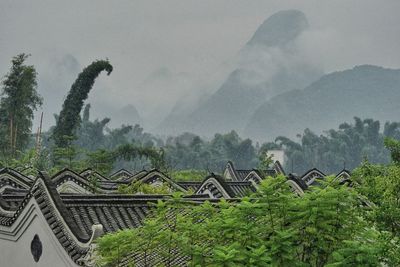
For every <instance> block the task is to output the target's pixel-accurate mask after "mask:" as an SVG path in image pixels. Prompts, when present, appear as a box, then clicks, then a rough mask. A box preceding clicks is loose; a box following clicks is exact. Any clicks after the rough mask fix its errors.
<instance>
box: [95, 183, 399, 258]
mask: <svg viewBox="0 0 400 267" xmlns="http://www.w3.org/2000/svg"><path fill="white" fill-rule="evenodd" d="M285 181H286V178H285V177H278V178H275V179H273V178H268V179H266V180H265V181H264V182H263V183H262V184H261V186H260V188H259V190H258V192H256V193H255V194H253V195H252V196H251V197H250V198H243V199H242V200H241V201H240V202H226V201H220V202H218V203H210V202H208V201H207V202H205V203H204V204H202V205H193V204H190V203H187V202H185V201H184V199H182V198H181V197H180V196H175V197H174V198H173V199H171V200H168V201H165V202H161V201H160V202H159V203H158V205H157V207H156V209H155V212H154V214H153V216H152V217H149V218H147V219H146V220H145V222H144V225H143V226H142V227H140V228H136V229H129V230H124V231H120V232H117V233H114V234H108V235H105V236H103V237H102V238H100V239H99V240H98V241H97V243H98V253H99V255H100V256H101V257H100V259H101V260H100V263H101V264H103V265H111V266H114V265H117V264H118V262H120V261H121V260H122V259H123V258H124V257H127V256H129V255H133V254H132V253H133V252H135V253H138V254H139V255H141V256H142V257H143V258H142V264H143V263H144V265H145V266H173V264H172V259H174V258H175V257H176V255H175V252H176V251H179V253H180V255H181V256H182V255H184V256H185V257H186V258H187V259H188V261H189V266H377V265H378V263H379V262H386V263H388V264H389V266H397V265H392V263H394V262H396V258H397V256H396V254H395V253H396V252H398V249H397V245H398V244H399V242H398V238H396V237H394V236H392V235H391V234H389V233H388V232H387V230H388V229H387V227H385V226H383V228H382V229H379V228H376V227H375V226H376V225H378V224H381V223H380V222H379V221H376V219H375V218H372V217H371V214H374V212H375V210H376V208H374V207H373V206H370V207H369V206H365V205H363V203H365V202H364V200H363V199H364V196H363V195H361V194H360V193H359V192H358V191H357V190H355V189H352V188H349V187H346V186H341V185H339V184H338V182H335V181H333V180H332V179H329V180H328V182H327V183H325V184H324V185H323V186H322V187H317V188H312V189H311V190H310V191H308V192H306V193H305V194H304V195H303V196H302V197H298V196H296V195H295V194H293V193H292V192H291V190H290V188H289V186H288V185H287V184H286V183H285ZM390 219H391V218H390ZM390 219H388V220H390ZM397 222H398V220H397ZM388 238H391V239H390V241H391V242H389V243H388V242H387V240H388ZM392 244H393V245H392ZM387 251H391V253H390V254H389V253H386V252H387ZM154 256H156V257H163V258H164V260H165V261H164V263H163V264H158V265H157V264H156V263H155V261H154ZM138 258H139V257H138ZM131 260H132V262H131V263H132V264H135V263H137V262H134V258H131Z"/></svg>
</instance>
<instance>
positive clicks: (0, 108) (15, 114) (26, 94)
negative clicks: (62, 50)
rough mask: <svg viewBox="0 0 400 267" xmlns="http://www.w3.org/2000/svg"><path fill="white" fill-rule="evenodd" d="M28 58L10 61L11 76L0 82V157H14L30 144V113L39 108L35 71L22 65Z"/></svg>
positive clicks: (16, 58)
mask: <svg viewBox="0 0 400 267" xmlns="http://www.w3.org/2000/svg"><path fill="white" fill-rule="evenodd" d="M28 57H29V55H27V54H19V55H17V56H15V57H13V59H12V61H11V63H12V66H11V69H10V72H9V73H8V74H7V75H6V76H5V77H4V79H3V81H2V82H1V85H2V88H1V94H0V95H1V96H2V97H1V99H0V153H1V154H2V155H3V157H7V156H11V157H14V156H16V155H15V154H16V151H24V150H25V149H26V148H27V146H28V143H29V141H30V135H31V130H32V129H31V128H32V119H33V112H34V111H35V110H36V109H37V108H38V107H39V106H40V105H41V104H42V98H41V97H40V96H39V94H38V93H37V91H36V89H37V82H36V76H37V73H36V70H35V68H34V67H33V66H31V65H25V60H26V59H27V58H28Z"/></svg>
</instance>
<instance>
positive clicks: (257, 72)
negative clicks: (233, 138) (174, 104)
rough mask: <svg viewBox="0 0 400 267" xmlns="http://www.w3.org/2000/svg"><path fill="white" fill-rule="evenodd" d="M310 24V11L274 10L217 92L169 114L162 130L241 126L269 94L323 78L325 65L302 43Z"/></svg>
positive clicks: (203, 131) (207, 131)
mask: <svg viewBox="0 0 400 267" xmlns="http://www.w3.org/2000/svg"><path fill="white" fill-rule="evenodd" d="M307 27H308V22H307V18H306V16H305V15H304V14H303V13H302V12H301V11H298V10H285V11H280V12H277V13H275V14H273V15H272V16H270V17H269V18H268V19H266V20H265V21H264V22H263V23H262V24H261V25H260V26H259V28H258V29H257V30H256V32H255V33H254V35H253V36H252V38H251V39H250V40H249V41H248V43H247V44H246V45H245V47H243V48H242V49H241V51H240V52H239V54H238V55H237V57H236V58H235V59H234V62H235V67H234V68H233V71H232V72H231V73H230V74H229V75H228V76H227V78H226V79H225V81H224V82H222V84H221V85H220V87H219V88H218V89H217V90H214V92H215V93H213V94H212V95H211V96H209V97H208V99H206V100H204V101H202V102H201V103H197V106H192V107H191V108H192V109H191V110H189V111H186V112H184V111H182V112H180V113H179V115H180V117H179V120H178V119H175V120H174V119H173V116H168V117H167V119H166V120H164V122H163V123H162V124H161V125H160V127H159V130H162V131H163V132H174V133H176V132H182V131H192V132H196V133H198V134H202V135H213V134H214V133H216V132H226V131H230V130H232V129H234V130H237V131H239V132H240V131H241V130H242V129H243V128H244V127H245V125H246V124H247V122H248V121H249V119H250V118H251V116H252V115H253V113H254V112H255V111H256V109H257V108H258V107H259V106H260V105H261V104H263V103H264V102H265V101H266V100H268V99H269V98H271V97H273V96H275V95H277V94H280V93H282V92H285V91H289V90H293V89H298V88H299V86H303V87H304V86H306V85H308V84H310V83H311V82H312V81H315V80H316V79H318V78H319V77H320V76H321V75H322V72H321V70H319V68H317V67H315V66H313V65H311V64H309V63H308V62H307V60H306V59H305V58H304V57H303V56H302V55H301V53H300V52H299V49H297V44H296V39H297V37H298V36H300V35H301V34H302V32H303V31H305V30H306V29H307ZM300 88H301V87H300Z"/></svg>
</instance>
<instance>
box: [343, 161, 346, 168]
mask: <svg viewBox="0 0 400 267" xmlns="http://www.w3.org/2000/svg"><path fill="white" fill-rule="evenodd" d="M345 169H346V161H345V160H344V161H343V170H345Z"/></svg>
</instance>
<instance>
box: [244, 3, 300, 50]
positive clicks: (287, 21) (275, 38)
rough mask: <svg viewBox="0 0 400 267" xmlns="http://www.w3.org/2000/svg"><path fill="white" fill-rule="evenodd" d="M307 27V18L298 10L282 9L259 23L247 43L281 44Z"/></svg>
mask: <svg viewBox="0 0 400 267" xmlns="http://www.w3.org/2000/svg"><path fill="white" fill-rule="evenodd" d="M307 28H308V20H307V18H306V16H305V15H304V13H303V12H301V11H299V10H282V11H279V12H277V13H275V14H273V15H272V16H270V17H269V18H268V19H267V20H265V21H264V22H263V24H261V25H260V27H259V28H258V29H257V31H256V32H255V33H254V35H253V37H252V38H251V39H250V41H249V42H248V43H247V44H248V45H265V46H268V47H273V46H283V45H286V44H287V43H289V42H290V41H292V40H294V39H296V37H297V36H298V35H299V34H300V33H301V32H303V31H304V30H306V29H307Z"/></svg>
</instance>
